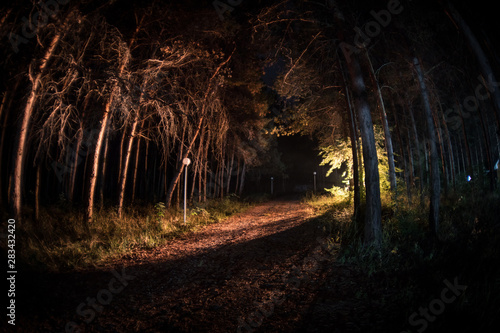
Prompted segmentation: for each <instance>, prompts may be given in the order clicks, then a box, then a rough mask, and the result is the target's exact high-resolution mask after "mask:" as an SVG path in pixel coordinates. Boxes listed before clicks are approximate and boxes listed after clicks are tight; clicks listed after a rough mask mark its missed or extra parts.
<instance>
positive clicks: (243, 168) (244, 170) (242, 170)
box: [238, 161, 247, 197]
mask: <svg viewBox="0 0 500 333" xmlns="http://www.w3.org/2000/svg"><path fill="white" fill-rule="evenodd" d="M246 166H247V165H246V163H245V161H243V167H242V168H241V177H240V188H239V190H238V195H239V196H240V197H241V195H242V194H243V188H244V187H245V172H246Z"/></svg>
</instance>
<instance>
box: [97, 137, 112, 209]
mask: <svg viewBox="0 0 500 333" xmlns="http://www.w3.org/2000/svg"><path fill="white" fill-rule="evenodd" d="M109 132H110V131H109V129H108V130H107V131H106V133H105V139H104V152H103V155H102V166H101V182H100V183H101V184H100V186H99V205H100V208H101V209H102V208H103V207H104V188H105V187H106V167H107V162H108V147H109Z"/></svg>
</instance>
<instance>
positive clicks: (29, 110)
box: [11, 13, 73, 221]
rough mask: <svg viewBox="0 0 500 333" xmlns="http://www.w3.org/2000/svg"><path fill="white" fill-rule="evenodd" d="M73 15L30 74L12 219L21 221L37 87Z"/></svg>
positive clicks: (18, 142)
mask: <svg viewBox="0 0 500 333" xmlns="http://www.w3.org/2000/svg"><path fill="white" fill-rule="evenodd" d="M72 17H73V15H72V14H71V13H70V14H68V15H67V16H66V19H65V21H64V23H63V24H62V26H61V28H60V30H59V31H58V32H57V33H56V34H55V35H54V37H53V38H52V41H51V43H50V45H49V47H48V48H47V51H46V52H45V54H44V56H43V58H42V59H41V62H40V67H39V70H38V74H37V75H36V76H33V75H32V74H30V81H31V82H32V86H31V90H30V92H29V95H28V99H27V102H26V106H25V107H24V110H23V113H22V116H21V121H20V123H19V127H18V131H17V137H16V146H15V149H14V152H15V155H14V161H13V168H12V181H11V182H12V194H11V209H12V213H13V217H14V219H16V220H18V221H21V206H22V182H23V177H22V176H23V171H24V164H25V157H26V154H27V151H28V131H29V127H30V122H31V118H32V116H33V110H34V108H35V104H36V101H37V98H38V89H39V88H40V86H41V84H42V82H41V81H42V77H43V75H44V74H45V71H46V69H47V65H48V63H49V62H50V60H51V59H52V56H53V55H54V51H55V49H56V48H57V46H58V45H59V42H60V41H61V39H62V38H63V37H64V35H65V34H66V31H67V30H68V28H69V25H70V24H69V22H70V21H71V18H72Z"/></svg>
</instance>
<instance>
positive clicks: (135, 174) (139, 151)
mask: <svg viewBox="0 0 500 333" xmlns="http://www.w3.org/2000/svg"><path fill="white" fill-rule="evenodd" d="M140 153H141V138H140V137H138V138H137V147H136V149H135V165H134V176H133V178H132V198H131V199H130V202H132V203H133V202H134V201H135V195H136V193H137V187H136V184H137V170H138V169H139V157H140Z"/></svg>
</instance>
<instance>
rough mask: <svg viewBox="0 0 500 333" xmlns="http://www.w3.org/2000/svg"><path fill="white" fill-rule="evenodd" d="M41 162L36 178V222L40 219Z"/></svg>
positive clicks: (37, 168) (37, 167)
mask: <svg viewBox="0 0 500 333" xmlns="http://www.w3.org/2000/svg"><path fill="white" fill-rule="evenodd" d="M40 172H41V167H40V164H38V165H37V166H36V180H35V209H34V216H33V217H34V219H35V221H36V222H38V221H39V220H40Z"/></svg>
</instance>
